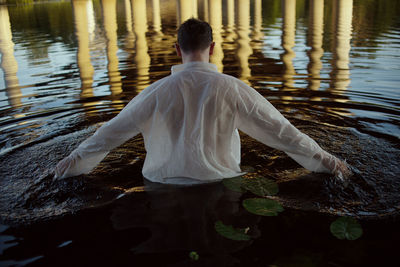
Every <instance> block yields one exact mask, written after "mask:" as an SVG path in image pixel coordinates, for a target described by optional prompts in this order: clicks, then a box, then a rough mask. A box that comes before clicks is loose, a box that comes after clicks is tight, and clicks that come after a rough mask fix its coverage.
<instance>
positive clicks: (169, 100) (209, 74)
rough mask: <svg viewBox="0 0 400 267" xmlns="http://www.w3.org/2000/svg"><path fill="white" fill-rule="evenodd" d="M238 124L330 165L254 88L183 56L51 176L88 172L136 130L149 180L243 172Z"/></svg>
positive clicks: (311, 162) (318, 166) (312, 162)
mask: <svg viewBox="0 0 400 267" xmlns="http://www.w3.org/2000/svg"><path fill="white" fill-rule="evenodd" d="M238 129H239V130H241V131H243V132H244V133H246V134H248V135H249V136H251V137H253V138H255V139H256V140H258V141H260V142H262V143H264V144H266V145H268V146H270V147H272V148H276V149H279V150H282V151H284V152H286V153H287V154H288V155H289V156H290V157H291V158H293V159H294V160H295V161H297V162H298V163H299V164H300V165H302V166H303V167H305V168H307V169H308V170H310V171H315V172H332V173H333V172H334V171H335V168H336V161H337V159H336V158H335V157H334V156H332V155H330V154H329V153H327V152H326V151H324V150H323V149H321V147H320V146H319V145H318V144H317V143H316V142H315V141H314V140H312V139H311V138H310V137H308V136H307V135H305V134H303V133H301V132H300V131H299V130H298V129H297V128H295V127H294V126H293V125H292V124H291V123H290V122H289V121H288V120H287V119H286V118H284V117H283V116H282V114H281V113H280V112H279V111H278V110H277V109H275V108H274V107H273V106H272V104H271V103H269V102H268V101H267V100H266V99H265V98H264V97H263V96H262V95H260V94H259V93H258V92H257V91H256V90H255V89H253V88H251V87H249V86H248V85H247V84H245V83H244V82H242V81H240V80H238V79H236V78H234V77H232V76H229V75H225V74H222V73H219V72H218V71H217V67H216V66H215V65H213V64H211V63H204V62H190V63H186V64H182V65H176V66H173V67H172V73H171V75H169V76H167V77H165V78H163V79H161V80H159V81H157V82H155V83H153V84H152V85H150V86H149V87H147V88H146V89H145V90H143V91H142V92H141V93H140V94H138V95H137V96H136V97H135V98H133V99H132V100H131V102H130V103H129V104H128V105H127V106H126V107H125V108H124V109H123V110H122V111H121V112H120V113H119V114H118V115H117V116H116V117H115V118H113V119H112V120H110V121H109V122H107V123H105V124H104V125H103V126H101V127H100V128H99V129H98V130H97V131H96V133H95V134H94V135H93V136H92V137H90V138H88V139H87V140H86V141H84V142H83V143H82V144H81V145H79V147H78V148H77V149H75V150H74V151H73V152H72V153H71V155H70V156H68V157H67V158H66V159H64V161H63V162H62V163H61V164H59V165H61V167H60V166H58V168H57V169H56V176H58V177H61V178H64V177H69V176H75V175H79V174H82V173H88V172H90V171H91V170H92V169H93V168H94V167H95V166H96V165H97V164H98V163H99V162H100V161H101V160H102V159H103V158H104V157H105V156H106V155H107V154H108V152H109V151H110V150H112V149H113V148H115V147H117V146H119V145H121V144H123V143H124V142H126V141H127V140H129V139H130V138H132V137H134V136H135V135H137V134H138V133H141V134H142V135H143V137H144V143H145V149H146V152H147V154H146V159H145V162H144V166H143V170H142V171H143V176H144V177H146V178H147V179H149V180H150V181H153V182H160V183H198V182H211V181H217V180H220V179H223V178H228V177H234V176H238V175H241V174H243V172H242V171H241V169H240V138H239V133H238ZM188 178H189V179H188ZM185 179H186V180H185Z"/></svg>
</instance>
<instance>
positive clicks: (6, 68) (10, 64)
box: [0, 5, 22, 108]
mask: <svg viewBox="0 0 400 267" xmlns="http://www.w3.org/2000/svg"><path fill="white" fill-rule="evenodd" d="M0 53H1V68H2V69H3V72H4V81H5V86H6V95H7V98H8V103H9V105H10V106H12V107H14V108H15V107H18V106H20V105H21V97H22V94H21V88H20V87H19V81H18V77H17V71H18V63H17V61H16V60H15V57H14V43H13V41H12V32H11V24H10V17H9V15H8V8H7V6H3V5H0Z"/></svg>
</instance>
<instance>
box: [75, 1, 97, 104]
mask: <svg viewBox="0 0 400 267" xmlns="http://www.w3.org/2000/svg"><path fill="white" fill-rule="evenodd" d="M90 2H91V0H73V1H72V6H73V9H74V18H75V34H76V38H77V40H78V55H77V61H78V67H79V72H80V77H81V84H82V92H81V96H83V97H91V96H93V89H92V84H93V74H94V69H93V66H92V63H91V62H90V50H89V30H88V25H89V23H88V14H89V13H90V12H93V9H92V10H91V9H89V8H90V6H91V3H90Z"/></svg>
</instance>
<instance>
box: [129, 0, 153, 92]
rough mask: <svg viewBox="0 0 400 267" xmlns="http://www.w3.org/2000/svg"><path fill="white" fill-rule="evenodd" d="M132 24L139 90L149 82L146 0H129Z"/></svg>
mask: <svg viewBox="0 0 400 267" xmlns="http://www.w3.org/2000/svg"><path fill="white" fill-rule="evenodd" d="M131 6H132V17H133V19H132V22H133V23H132V25H133V31H134V33H135V37H136V39H135V63H136V69H137V74H138V81H137V86H136V88H137V91H138V92H140V91H142V90H143V89H144V88H146V87H147V86H148V84H149V69H150V61H151V59H150V56H149V54H148V44H147V39H146V32H147V9H146V0H131Z"/></svg>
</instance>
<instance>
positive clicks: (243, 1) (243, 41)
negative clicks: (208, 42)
mask: <svg viewBox="0 0 400 267" xmlns="http://www.w3.org/2000/svg"><path fill="white" fill-rule="evenodd" d="M236 12H237V13H236V14H237V27H236V28H237V36H238V39H237V41H236V42H237V44H238V48H237V51H236V57H237V59H238V61H239V67H240V75H239V78H240V79H241V80H242V81H244V82H246V83H249V78H250V76H251V70H250V66H249V56H250V55H251V54H252V53H253V50H252V49H251V46H250V37H249V34H250V0H240V1H239V0H236Z"/></svg>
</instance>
